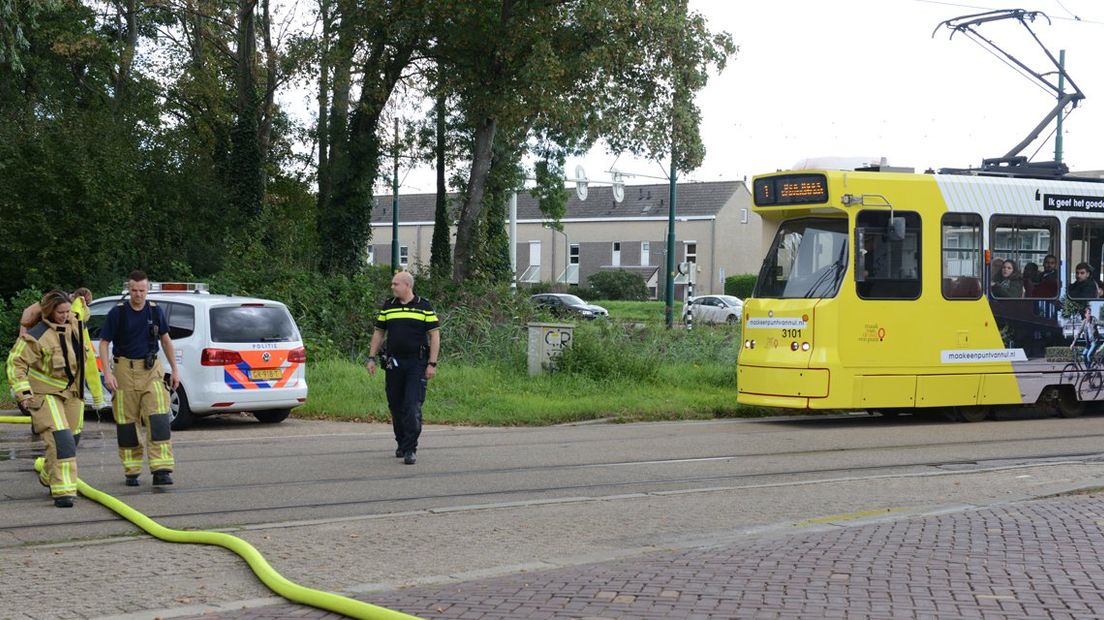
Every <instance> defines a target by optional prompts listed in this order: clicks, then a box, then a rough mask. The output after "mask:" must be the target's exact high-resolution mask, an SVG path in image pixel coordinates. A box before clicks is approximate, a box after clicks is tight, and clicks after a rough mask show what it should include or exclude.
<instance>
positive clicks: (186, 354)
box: [88, 282, 307, 430]
mask: <svg viewBox="0 0 1104 620" xmlns="http://www.w3.org/2000/svg"><path fill="white" fill-rule="evenodd" d="M170 289H172V290H170ZM148 299H149V300H150V301H154V302H157V305H158V306H160V307H161V308H162V309H163V310H164V311H165V316H166V318H167V319H168V322H169V338H171V339H172V341H173V349H174V350H175V354H176V366H177V369H178V370H179V372H180V387H179V388H177V390H176V391H174V392H173V393H172V395H171V398H170V403H169V404H170V409H171V411H170V415H171V417H172V428H173V429H176V430H180V429H184V428H187V427H189V426H191V425H192V423H193V422H194V421H195V419H196V418H198V417H202V416H209V415H214V414H219V413H237V412H247V413H251V414H253V416H254V417H255V418H257V420H259V421H260V422H264V423H268V424H274V423H277V422H282V421H283V420H284V419H286V418H287V417H288V415H289V414H290V413H291V410H292V409H293V408H294V407H297V406H299V405H302V404H303V403H304V402H305V401H306V400H307V379H306V363H307V351H306V349H305V348H304V346H303V339H302V337H301V336H300V335H299V328H298V327H297V326H296V325H295V320H294V319H293V318H292V317H291V313H290V312H288V309H287V306H285V305H284V304H282V303H280V302H278V301H272V300H269V299H256V298H252V297H236V296H233V295H211V294H209V293H208V292H207V287H206V285H203V284H196V283H160V282H151V283H150V293H149V297H148ZM121 301H122V298H120V297H109V298H101V299H97V300H95V301H93V302H92V304H91V305H90V306H89V310H90V315H89V319H88V332H89V335H90V336H91V337H92V344H93V345H94V347H95V349H96V354H97V356H98V355H99V346H100V343H99V336H100V330H101V329H102V328H103V324H104V321H105V320H106V319H107V313H108V312H109V311H110V310H111V308H113V307H115V305H116V304H118V303H120V302H121ZM123 303H126V302H123ZM97 363H98V364H101V368H102V361H101V360H98V359H97ZM161 363H162V366H163V367H164V368H165V371H166V372H168V371H169V369H170V366H169V364H168V361H167V360H166V358H165V353H164V351H162V352H161Z"/></svg>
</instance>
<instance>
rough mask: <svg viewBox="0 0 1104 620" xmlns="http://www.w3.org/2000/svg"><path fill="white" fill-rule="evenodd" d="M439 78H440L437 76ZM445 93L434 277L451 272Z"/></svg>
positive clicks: (440, 103)
mask: <svg viewBox="0 0 1104 620" xmlns="http://www.w3.org/2000/svg"><path fill="white" fill-rule="evenodd" d="M438 79H440V78H438ZM445 104H446V101H445V95H444V94H443V93H440V94H438V95H437V145H436V151H437V205H436V208H435V209H434V215H433V243H432V245H431V246H430V257H429V265H430V269H429V270H430V273H432V274H433V277H434V278H447V277H448V276H449V275H450V273H451V272H452V248H451V247H450V243H449V241H450V238H451V237H452V234H451V232H452V231H451V230H450V229H449V217H448V186H447V184H446V183H445V140H446V138H447V136H446V132H447V127H446V125H445V114H446V110H445Z"/></svg>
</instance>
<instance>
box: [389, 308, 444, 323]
mask: <svg viewBox="0 0 1104 620" xmlns="http://www.w3.org/2000/svg"><path fill="white" fill-rule="evenodd" d="M395 319H413V320H415V321H422V322H424V323H436V322H437V315H436V314H434V313H432V312H428V313H427V312H423V311H421V310H385V311H383V312H380V316H379V320H381V321H385V322H386V321H392V320H395Z"/></svg>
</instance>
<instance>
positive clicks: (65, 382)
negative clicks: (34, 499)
mask: <svg viewBox="0 0 1104 620" xmlns="http://www.w3.org/2000/svg"><path fill="white" fill-rule="evenodd" d="M40 306H41V311H42V320H41V321H39V322H38V324H36V325H35V326H34V327H32V328H31V329H29V330H27V333H26V334H23V335H21V336H20V337H19V339H18V340H17V341H16V343H15V346H14V347H12V350H11V353H10V354H9V355H8V366H7V371H8V382H9V383H10V384H11V386H12V391H13V392H15V394H16V398H17V399H18V402H19V404H20V406H21V407H24V408H26V409H27V410H29V411H30V412H31V423H32V427H33V429H34V430H35V432H37V433H38V434H39V435H40V436H41V437H42V440H43V441H44V442H45V443H46V467H44V468H43V469H42V472H41V474H40V478H39V479H40V481H41V482H42V484H44V485H45V486H48V487H49V488H50V495H51V496H52V497H53V498H54V505H55V506H57V507H59V508H71V507H72V506H73V500H74V498H76V496H77V442H76V438H75V437H74V432H75V429H78V428H80V424H81V418H83V417H84V415H83V414H84V398H83V394H82V391H83V388H82V386H83V385H84V383H83V381H84V377H83V374H84V354H85V348H84V343H83V342H82V338H81V333H80V329H79V328H78V326H77V322H76V319H75V318H73V316H72V313H71V311H70V310H71V307H72V305H71V304H70V303H69V296H68V295H66V294H65V293H63V292H61V291H51V292H49V293H47V294H46V295H45V296H44V297H43V298H42V301H41V302H40Z"/></svg>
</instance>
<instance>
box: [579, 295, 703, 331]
mask: <svg viewBox="0 0 1104 620" xmlns="http://www.w3.org/2000/svg"><path fill="white" fill-rule="evenodd" d="M590 303H593V304H596V305H599V306H602V307H603V308H605V309H607V310H609V313H610V320H613V321H629V322H633V323H647V324H649V325H663V324H664V322H665V321H666V314H665V312H666V302H663V301H605V300H603V301H593V302H590ZM680 312H682V302H681V301H675V308H674V316H675V322H676V323H677V322H678V321H679V320H680V318H679V317H680V315H679V313H680Z"/></svg>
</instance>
